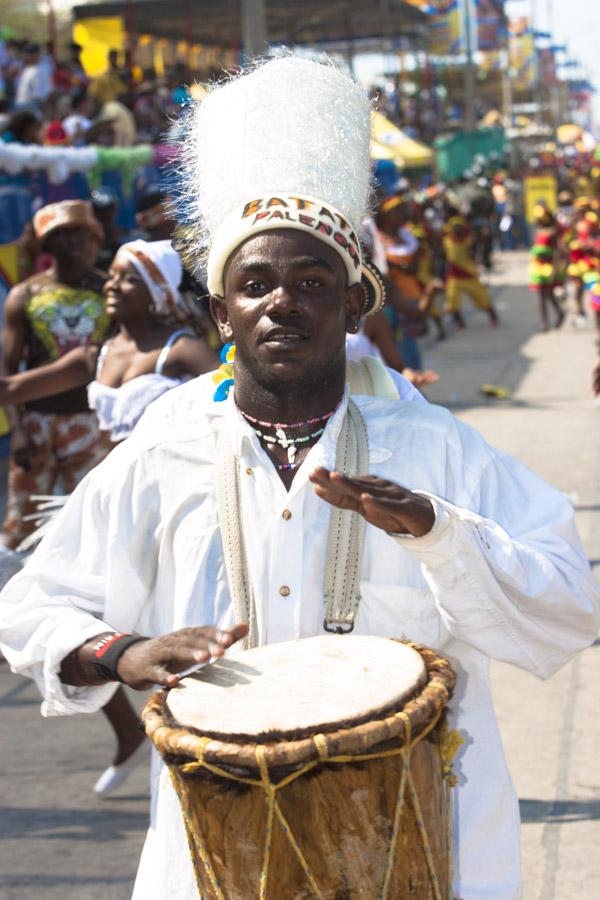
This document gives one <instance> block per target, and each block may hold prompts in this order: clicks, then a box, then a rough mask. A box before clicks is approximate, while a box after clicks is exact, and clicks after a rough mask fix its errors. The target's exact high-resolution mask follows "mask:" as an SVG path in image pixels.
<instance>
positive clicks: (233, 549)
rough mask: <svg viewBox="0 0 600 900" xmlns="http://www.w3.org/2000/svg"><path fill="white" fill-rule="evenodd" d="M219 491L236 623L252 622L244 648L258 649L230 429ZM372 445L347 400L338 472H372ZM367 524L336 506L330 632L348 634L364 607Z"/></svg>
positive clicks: (328, 594)
mask: <svg viewBox="0 0 600 900" xmlns="http://www.w3.org/2000/svg"><path fill="white" fill-rule="evenodd" d="M216 458H217V463H216V492H217V509H218V517H219V528H220V531H221V541H222V545H223V555H224V559H225V570H226V572H227V581H228V583H229V590H230V592H231V596H232V600H233V605H234V609H235V616H236V621H238V622H247V623H248V636H247V637H246V638H245V639H244V640H243V641H242V642H240V643H241V646H242V648H243V649H248V648H250V647H256V646H257V644H258V632H257V623H256V605H255V601H254V592H253V589H252V580H251V577H250V570H249V566H248V558H247V553H246V543H245V540H244V533H243V527H242V515H241V505H242V504H241V491H240V465H239V459H238V457H237V456H236V454H235V451H234V449H233V446H232V444H231V438H230V436H229V433H228V430H227V428H226V426H224V427H222V428H221V429H220V430H219V434H218V438H217V457H216ZM368 468H369V444H368V437H367V429H366V426H365V422H364V419H363V417H362V415H361V414H360V411H359V409H358V407H357V406H356V404H355V403H354V402H353V401H352V400H349V401H348V408H347V411H346V414H345V416H344V420H343V423H342V428H341V431H340V435H339V438H338V442H337V449H336V469H337V470H338V471H339V472H343V473H344V474H345V475H351V476H353V475H361V474H365V473H366V472H368ZM364 537H365V520H364V519H363V517H362V516H361V515H360V514H359V513H357V512H354V511H352V510H348V509H339V508H338V507H335V506H334V507H332V509H331V519H330V523H329V536H328V541H327V561H326V565H325V584H324V602H325V610H324V621H323V627H324V629H325V631H332V632H336V633H338V634H348V633H349V632H351V631H352V630H353V628H354V620H355V618H356V614H357V612H358V607H359V605H360V573H361V567H362V552H363V546H364Z"/></svg>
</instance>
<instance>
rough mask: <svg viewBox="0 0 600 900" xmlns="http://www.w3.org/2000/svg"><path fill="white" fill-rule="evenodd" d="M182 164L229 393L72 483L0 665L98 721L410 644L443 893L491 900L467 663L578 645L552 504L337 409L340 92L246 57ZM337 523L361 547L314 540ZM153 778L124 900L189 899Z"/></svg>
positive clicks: (428, 409)
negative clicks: (431, 668) (446, 829)
mask: <svg viewBox="0 0 600 900" xmlns="http://www.w3.org/2000/svg"><path fill="white" fill-rule="evenodd" d="M187 152H188V156H189V160H188V162H189V165H187V166H186V169H187V172H188V179H189V188H190V190H191V191H193V192H194V193H193V194H192V197H191V199H192V200H193V201H194V202H193V203H192V204H189V205H191V206H195V208H197V211H198V213H199V214H200V215H201V219H202V223H203V227H204V228H205V230H206V234H205V235H202V236H201V239H202V240H203V239H205V238H206V237H208V246H209V248H210V249H209V255H208V261H207V278H208V285H209V290H210V292H211V295H212V296H211V308H212V312H213V316H214V318H215V319H216V321H217V323H218V326H219V329H220V333H221V337H222V339H223V341H228V342H231V341H234V342H235V345H236V355H235V363H234V376H235V386H234V390H233V391H231V392H230V395H229V397H228V398H227V400H225V401H224V402H218V403H206V402H201V400H200V399H199V398H200V397H201V396H202V394H201V391H202V390H203V385H202V384H201V382H200V383H199V382H197V381H193V382H190V383H189V384H187V385H184V386H183V387H181V388H178V389H176V390H174V391H171V392H170V393H169V394H168V395H166V397H164V398H163V399H161V400H159V401H158V402H157V403H156V404H154V405H153V407H152V408H151V409H150V410H149V411H148V412H147V413H146V415H145V418H144V419H143V420H142V422H141V423H140V425H139V426H138V428H137V429H136V430H135V431H134V433H133V435H132V437H131V438H130V439H129V440H128V441H126V442H125V443H124V445H123V446H122V447H119V448H117V449H116V450H114V451H113V453H111V455H110V457H109V458H108V459H107V460H106V461H105V462H104V463H102V465H101V466H99V467H98V468H97V469H95V470H94V471H93V472H92V473H91V474H90V475H89V476H88V477H87V478H86V480H85V482H84V483H83V484H82V485H81V486H80V487H79V488H78V489H77V491H76V492H75V494H74V495H73V496H72V498H71V499H70V501H69V503H68V504H67V506H66V508H65V509H64V511H63V512H62V513H61V515H60V519H59V521H58V524H57V527H56V528H55V530H54V531H53V532H52V533H51V534H50V535H48V537H47V538H46V539H45V540H44V541H43V542H42V544H41V545H40V547H39V548H38V550H37V551H36V553H35V554H34V556H33V557H32V559H31V560H30V562H29V563H28V565H27V567H26V569H25V570H24V571H23V572H22V573H21V574H19V575H18V576H17V577H16V578H14V579H13V580H12V581H11V582H10V584H9V585H8V586H7V588H6V589H5V591H4V593H3V595H2V602H1V603H0V628H1V635H2V641H3V647H2V649H3V652H4V653H5V654H6V656H7V658H8V660H9V662H10V663H11V666H12V667H13V669H14V670H15V671H17V672H21V673H27V674H29V675H31V676H32V677H34V678H35V679H36V681H37V682H38V684H39V686H40V689H41V690H42V692H43V695H44V698H45V699H44V705H43V712H44V714H45V715H60V714H67V713H74V712H86V711H88V712H91V711H94V710H97V709H99V708H100V707H101V706H102V705H103V704H104V703H105V702H106V701H107V699H108V698H109V697H110V696H111V694H112V692H113V691H114V690H115V687H116V685H117V683H118V680H120V681H122V682H124V683H125V684H127V685H129V686H131V687H133V688H138V689H143V688H147V687H149V686H151V685H152V684H159V685H165V686H173V685H175V684H176V683H177V682H178V680H179V675H178V673H181V672H182V671H184V670H186V669H188V668H189V667H192V666H197V665H199V664H201V663H203V662H206V661H208V660H209V659H210V658H211V657H220V656H222V655H223V654H225V653H226V652H227V651H228V650H229V648H230V647H232V645H233V644H235V643H236V642H238V646H239V645H243V644H247V645H250V646H253V645H260V644H268V643H273V642H279V641H285V640H293V639H297V638H305V637H310V636H313V635H317V634H321V633H323V630H324V628H326V629H328V630H333V631H338V632H342V633H343V632H349V631H350V630H353V631H354V633H355V634H358V635H375V636H380V637H397V638H399V637H407V638H409V639H410V640H412V641H418V642H420V643H422V644H425V645H428V646H430V647H433V648H435V649H436V650H437V651H439V652H440V653H442V654H443V655H444V656H446V657H447V658H448V659H449V660H450V661H451V663H452V665H453V667H454V668H455V670H456V672H457V675H458V680H457V688H456V691H455V695H454V698H453V701H452V703H451V707H450V716H449V720H450V724H451V727H452V728H456V729H458V730H459V731H460V732H461V734H462V735H463V737H464V738H465V741H464V744H463V747H462V749H461V751H460V753H459V755H458V757H457V759H456V762H455V771H456V774H457V776H458V780H459V784H458V787H457V788H456V789H455V791H454V804H455V808H454V842H455V848H454V895H455V896H456V897H461V898H463V900H478V898H484V897H485V898H486V900H509V898H510V900H513V898H517V897H518V896H519V892H520V887H519V878H520V876H519V814H518V806H517V801H516V797H515V793H514V790H513V787H512V784H511V780H510V776H509V774H508V771H507V767H506V763H505V760H504V756H503V752H502V747H501V743H500V737H499V734H498V729H497V725H496V721H495V716H494V711H493V706H492V699H491V694H490V687H489V679H488V669H489V659H490V658H493V659H499V660H502V661H504V662H510V663H513V664H514V665H517V666H520V667H522V668H524V669H526V670H528V671H530V672H532V673H533V674H535V675H538V676H539V677H542V678H545V677H548V676H550V675H551V674H552V673H553V672H555V671H556V670H557V669H558V668H559V667H560V666H561V665H563V664H564V663H566V662H567V661H568V660H569V659H570V658H571V656H572V655H573V654H574V653H575V652H577V651H578V650H580V649H581V648H583V647H585V646H586V645H588V644H590V643H591V642H592V641H593V640H594V638H595V637H596V634H597V631H598V626H599V621H600V618H599V613H598V592H597V587H596V586H595V584H594V582H593V579H592V576H591V573H590V570H589V566H588V564H587V561H586V559H585V556H584V553H583V550H582V548H581V545H580V542H579V538H578V536H577V534H576V531H575V527H574V524H573V514H572V509H571V506H570V504H569V503H568V501H567V500H566V499H565V498H564V497H563V496H562V495H561V494H560V493H558V492H557V491H555V490H554V489H553V488H551V487H550V486H549V485H547V484H545V483H544V482H543V481H541V480H540V479H539V478H538V477H537V476H536V475H534V474H533V473H532V472H530V471H529V470H528V469H526V468H525V467H524V466H523V465H521V464H520V463H518V462H517V461H515V460H512V459H510V458H508V457H506V456H505V455H504V454H502V453H500V452H498V451H496V450H494V449H493V448H491V447H489V446H488V445H487V444H486V443H485V441H484V440H483V439H482V438H481V437H480V436H479V435H478V434H477V433H476V432H475V431H473V430H472V429H471V428H469V427H468V426H466V425H464V424H462V423H461V422H460V421H457V420H456V419H454V418H453V417H452V416H451V415H450V414H449V413H448V412H447V411H446V410H444V409H441V408H437V407H435V406H430V405H428V404H424V403H411V402H405V401H399V400H397V399H395V400H392V399H385V398H381V397H379V396H375V397H373V396H365V395H362V396H357V395H355V396H354V397H352V398H350V396H349V391H348V387H347V386H346V384H345V379H346V374H345V373H346V366H345V350H344V345H345V334H346V332H347V331H352V330H355V329H356V328H357V327H358V323H359V320H360V317H361V315H362V314H363V313H364V312H365V308H366V309H367V311H370V310H372V309H374V308H377V306H378V304H379V302H380V300H381V297H380V295H379V293H378V288H377V284H376V283H375V286H373V283H372V282H370V290H369V292H368V298H369V299H368V300H365V297H366V296H367V293H366V292H365V288H364V285H365V280H364V279H365V278H366V276H365V275H364V274H363V269H362V265H361V256H360V252H361V251H360V247H359V245H358V242H357V240H356V233H357V231H358V226H359V224H360V219H361V217H362V216H363V214H364V212H365V208H366V201H367V192H368V178H369V108H368V105H367V103H366V100H365V99H364V97H363V94H362V91H361V90H360V89H359V88H358V87H357V86H356V85H355V84H354V83H353V82H352V81H351V80H350V79H348V78H347V77H346V76H345V75H343V74H342V73H340V72H338V71H337V70H336V69H335V68H333V67H332V66H323V65H320V64H317V63H314V62H309V61H307V60H303V59H299V58H294V57H292V58H283V59H276V60H273V61H270V62H268V63H266V64H264V65H263V66H259V67H257V68H256V69H255V70H254V71H253V72H251V73H250V74H249V75H244V76H242V77H241V78H239V79H237V80H233V81H232V82H230V83H228V84H226V85H224V86H222V87H218V88H215V89H214V90H213V91H212V92H211V93H209V94H208V96H207V98H206V99H205V100H204V101H203V102H202V104H201V105H200V107H199V108H198V110H197V113H196V119H195V121H194V122H193V123H192V127H191V130H190V135H189V138H188V142H187ZM192 163H193V166H192ZM205 377H206V376H205ZM350 459H351V460H353V462H349V463H348V465H345V461H347V460H350ZM367 460H368V462H367ZM342 467H344V468H345V470H346V471H347V472H349V473H352V474H347V475H344V474H342V473H341V471H340V469H341V468H342ZM339 508H341V509H351V510H356V511H358V513H360V516H354V517H351V518H352V521H353V522H354V521H358V522H360V523H362V527H361V528H358V529H357V531H355V532H353V531H352V530H350V531H349V532H348V533H345V532H344V527H345V526H344V525H343V524H342V525H340V526H339V527H340V531H339V532H338V533H337V538H336V540H334V541H332V540H331V531H330V527H331V525H332V521H333V522H334V523H335V522H336V521H337V520H336V515H337V513H336V510H337V509H339ZM342 518H343V517H342ZM340 521H342V520H340ZM343 521H346V520H345V519H343ZM365 523H366V524H365ZM336 527H337V526H336ZM352 527H354V526H352ZM328 535H329V538H328ZM232 548H233V550H232ZM236 566H237V569H236ZM238 582H240V583H242V586H243V587H244V586H245V589H240V586H239V584H238ZM340 584H342V585H346V588H342V590H340V589H339V585H340ZM233 652H235V648H234V650H233ZM348 689H349V690H352V685H348ZM321 690H322V691H323V692H324V693H326V692H327V684H326V683H324V684H322V685H321ZM153 776H154V777H153V779H152V783H153V791H154V796H153V804H152V821H151V827H150V829H149V832H148V836H147V840H146V845H145V848H144V852H143V855H142V860H141V863H140V867H139V871H138V877H137V881H136V887H135V890H134V897H135V898H138V900H142V898H143V900H148V898H157V900H158V898H160V900H166V898H173V900H188V898H189V900H192V898H195V897H197V896H198V892H197V888H196V884H195V879H194V874H193V871H192V865H191V862H190V859H189V853H188V848H187V843H186V838H185V833H184V828H183V823H182V817H181V812H180V809H179V806H178V802H177V798H176V796H175V793H174V791H173V788H172V786H171V783H170V781H169V779H168V777H167V772H166V770H165V768H164V767H163V766H162V764H161V763H160V762H159V760H158V759H157V758H156V759H155V760H154V771H153ZM257 895H258V894H257Z"/></svg>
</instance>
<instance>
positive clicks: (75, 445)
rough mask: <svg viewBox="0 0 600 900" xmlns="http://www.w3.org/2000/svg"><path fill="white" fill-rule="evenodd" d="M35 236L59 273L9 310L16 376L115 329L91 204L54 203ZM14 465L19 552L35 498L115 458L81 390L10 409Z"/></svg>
mask: <svg viewBox="0 0 600 900" xmlns="http://www.w3.org/2000/svg"><path fill="white" fill-rule="evenodd" d="M33 227H34V231H35V237H36V238H37V240H38V241H39V242H40V244H41V246H42V248H43V249H44V250H46V251H47V252H48V253H50V254H51V256H52V258H53V265H52V267H51V268H50V269H49V270H47V271H45V272H42V273H40V274H36V275H33V276H32V277H31V278H28V279H27V280H26V281H23V282H22V283H21V284H18V285H16V286H15V287H14V288H13V289H12V290H11V291H10V293H9V294H8V297H7V299H6V305H5V310H4V331H3V339H2V349H3V365H4V370H5V372H7V373H8V374H13V373H15V372H17V371H18V370H19V369H20V368H21V367H22V365H23V364H24V365H25V368H26V369H33V368H37V367H38V366H41V365H43V364H44V363H47V362H50V361H51V360H54V359H58V358H59V357H60V356H63V355H64V354H65V353H67V352H68V351H69V350H72V349H73V348H74V347H79V346H85V345H89V344H94V343H98V342H100V341H101V340H102V339H103V338H104V336H105V334H106V331H107V328H108V317H107V315H106V312H105V308H104V299H103V296H102V285H103V283H104V281H105V277H106V276H105V275H104V274H103V273H102V272H100V271H99V270H98V269H96V268H95V267H94V263H95V260H96V257H97V254H98V249H99V246H100V243H101V241H102V238H103V233H102V228H101V226H100V224H99V223H98V221H97V220H96V219H95V217H94V215H93V213H92V208H91V206H90V204H89V203H87V202H85V201H83V200H70V201H63V202H62V203H53V204H50V205H48V206H45V207H43V208H42V209H40V210H39V211H38V212H37V213H36V215H35V216H34V219H33ZM10 416H11V422H12V434H11V462H10V470H9V478H8V500H7V515H6V519H5V521H4V524H3V526H2V534H1V535H0V542H1V543H2V545H3V546H4V547H7V548H9V549H14V548H16V547H18V546H19V544H20V543H21V541H22V540H24V538H25V537H27V535H28V534H30V533H31V531H32V530H33V529H34V528H35V524H34V523H33V522H31V521H27V519H26V518H25V517H26V516H28V515H30V514H32V513H34V512H35V503H34V502H33V501H32V500H31V495H32V494H33V495H35V494H52V493H53V492H54V490H55V487H56V485H57V482H58V481H59V479H60V482H61V486H62V487H63V489H64V490H66V491H72V490H74V489H75V487H76V485H77V484H78V482H79V481H80V480H81V479H82V478H83V476H84V475H86V474H87V472H89V470H90V469H92V468H93V467H94V466H95V465H96V464H97V463H98V462H100V460H101V459H103V458H104V456H105V455H106V453H107V451H108V445H107V443H106V441H105V440H104V439H102V438H101V434H100V430H99V428H98V422H97V418H96V416H95V414H94V413H93V412H91V411H90V409H89V407H88V403H87V395H86V391H85V388H84V387H82V388H76V389H74V390H70V391H65V392H64V393H61V394H56V395H54V396H52V397H48V398H46V399H44V400H39V401H35V402H32V403H28V404H25V406H24V407H23V408H22V409H21V408H19V409H17V408H16V407H13V408H11V410H10Z"/></svg>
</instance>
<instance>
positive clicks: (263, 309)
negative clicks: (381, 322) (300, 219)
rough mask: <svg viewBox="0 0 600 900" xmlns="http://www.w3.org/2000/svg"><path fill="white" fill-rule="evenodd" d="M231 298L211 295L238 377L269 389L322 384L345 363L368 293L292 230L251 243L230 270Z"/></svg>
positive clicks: (329, 255)
mask: <svg viewBox="0 0 600 900" xmlns="http://www.w3.org/2000/svg"><path fill="white" fill-rule="evenodd" d="M224 281H225V299H224V300H221V299H217V298H211V309H212V311H213V315H214V317H215V319H216V321H217V324H218V326H219V330H220V333H221V338H222V339H223V340H224V341H235V344H236V377H239V376H240V375H241V376H242V377H246V375H248V376H249V377H250V378H253V379H254V380H255V381H257V382H259V383H261V384H262V385H264V386H265V387H269V388H273V389H275V390H277V388H278V387H280V388H281V389H283V390H285V389H286V385H287V386H291V385H293V384H296V385H298V386H299V385H300V384H304V385H305V386H307V387H308V386H310V385H313V386H314V388H316V387H318V384H319V382H320V381H321V380H322V379H323V378H326V377H328V375H330V374H331V373H332V372H335V371H338V370H339V367H340V366H343V365H344V364H345V338H346V330H347V326H348V325H349V323H350V322H354V323H357V322H358V320H359V318H360V313H361V310H362V305H363V303H364V293H363V289H362V287H361V286H360V285H354V286H353V287H351V288H349V287H348V286H347V274H346V269H345V266H344V264H343V262H342V260H341V258H340V256H339V254H338V253H336V251H335V250H333V249H332V248H330V247H328V246H327V245H326V244H325V243H324V242H323V241H320V240H319V239H318V238H315V237H313V236H312V235H310V234H306V233H305V232H302V231H296V230H294V229H279V230H274V231H268V232H264V233H262V234H259V235H256V236H255V237H251V238H249V239H248V240H247V241H246V242H245V243H244V244H242V245H241V246H240V247H238V249H237V250H236V251H235V252H234V253H233V254H232V255H231V257H230V258H229V260H228V262H227V265H226V268H225V278H224Z"/></svg>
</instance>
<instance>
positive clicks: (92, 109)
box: [0, 39, 191, 147]
mask: <svg viewBox="0 0 600 900" xmlns="http://www.w3.org/2000/svg"><path fill="white" fill-rule="evenodd" d="M80 54H81V47H80V46H79V45H78V44H75V43H72V44H70V45H69V48H68V54H67V55H66V56H65V57H64V58H60V57H59V55H58V54H56V53H55V52H54V51H53V48H52V46H51V45H50V44H46V45H44V46H40V45H38V44H34V43H30V42H26V41H18V40H13V39H10V40H3V39H0V140H2V141H5V142H6V141H10V142H17V143H23V144H44V145H50V146H59V145H62V146H85V145H88V144H99V145H103V146H113V147H127V146H132V145H134V144H139V143H155V142H157V141H158V140H159V139H160V137H161V135H162V134H164V131H165V129H166V128H167V126H168V124H169V122H171V121H172V120H173V118H174V117H176V116H177V114H178V113H179V112H180V111H181V108H182V107H183V106H185V104H186V103H187V101H188V99H189V94H188V89H187V87H186V85H187V84H189V82H190V80H191V77H190V75H189V73H188V71H187V69H186V66H185V64H183V63H181V62H179V63H176V64H175V66H173V67H172V69H171V70H170V71H168V72H166V73H165V74H164V75H163V76H161V77H157V75H156V73H155V72H154V71H153V70H146V71H144V72H143V73H141V80H139V79H138V80H137V81H134V79H133V78H132V76H131V71H130V69H129V68H126V67H123V66H121V65H120V62H119V54H118V53H117V51H116V50H111V51H109V53H108V58H107V65H106V69H105V71H104V72H102V73H101V74H99V75H98V76H96V77H95V78H89V77H88V75H86V73H85V70H84V68H83V66H82V64H81V57H80Z"/></svg>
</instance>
